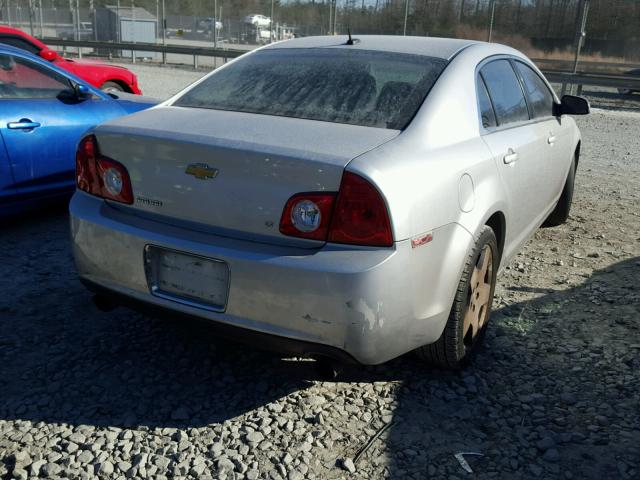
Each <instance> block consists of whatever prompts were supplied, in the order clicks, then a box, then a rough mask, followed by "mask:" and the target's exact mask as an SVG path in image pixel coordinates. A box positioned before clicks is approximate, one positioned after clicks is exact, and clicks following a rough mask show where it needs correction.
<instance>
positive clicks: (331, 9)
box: [9, 0, 333, 35]
mask: <svg viewBox="0 0 640 480" xmlns="http://www.w3.org/2000/svg"><path fill="white" fill-rule="evenodd" d="M332 11H333V0H329V35H331V25H333V21H332ZM9 23H11V21H9Z"/></svg>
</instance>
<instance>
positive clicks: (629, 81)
mask: <svg viewBox="0 0 640 480" xmlns="http://www.w3.org/2000/svg"><path fill="white" fill-rule="evenodd" d="M542 72H543V73H544V74H545V76H546V77H547V80H549V81H550V82H552V83H560V84H562V92H561V94H560V95H561V96H562V95H564V94H565V93H566V90H567V86H568V85H577V86H578V92H577V93H578V95H580V93H582V86H583V85H595V86H599V87H611V88H618V89H623V90H636V91H640V76H633V75H603V74H593V73H571V72H556V71H549V70H543V71H542Z"/></svg>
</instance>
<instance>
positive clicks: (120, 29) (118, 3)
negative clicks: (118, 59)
mask: <svg viewBox="0 0 640 480" xmlns="http://www.w3.org/2000/svg"><path fill="white" fill-rule="evenodd" d="M116 17H117V19H118V25H116V26H117V27H118V28H117V29H116V33H117V34H118V42H122V19H121V18H120V0H118V1H117V3H116ZM120 55H121V56H122V52H120Z"/></svg>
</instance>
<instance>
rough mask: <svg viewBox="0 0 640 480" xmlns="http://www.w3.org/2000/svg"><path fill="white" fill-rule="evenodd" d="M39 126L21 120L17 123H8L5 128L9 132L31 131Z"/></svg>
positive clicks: (24, 119) (36, 123)
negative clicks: (8, 129) (9, 130)
mask: <svg viewBox="0 0 640 480" xmlns="http://www.w3.org/2000/svg"><path fill="white" fill-rule="evenodd" d="M39 126H40V124H39V123H38V122H32V121H31V120H30V119H28V118H21V119H20V121H18V122H9V123H8V124H7V128H10V129H11V130H32V129H34V128H38V127H39Z"/></svg>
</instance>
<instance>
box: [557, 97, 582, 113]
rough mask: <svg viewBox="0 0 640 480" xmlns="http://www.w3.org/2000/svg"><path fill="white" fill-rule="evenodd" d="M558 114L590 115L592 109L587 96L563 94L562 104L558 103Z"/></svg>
mask: <svg viewBox="0 0 640 480" xmlns="http://www.w3.org/2000/svg"><path fill="white" fill-rule="evenodd" d="M555 106H556V113H557V115H588V114H589V112H590V111H591V110H590V109H591V107H590V106H589V101H588V100H587V99H586V98H582V97H576V96H575V95H563V97H562V100H561V101H560V105H558V104H556V105H555Z"/></svg>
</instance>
